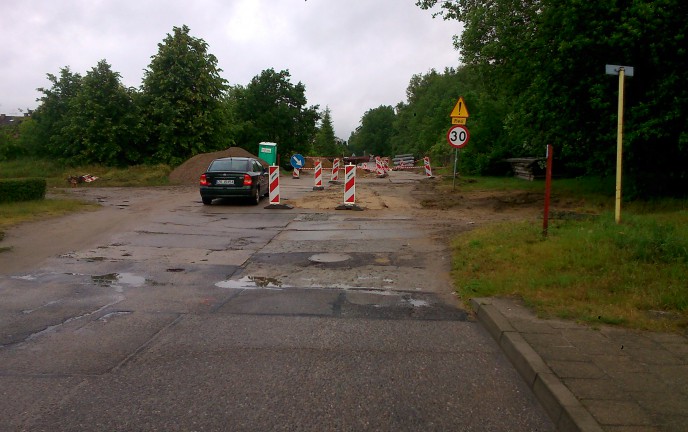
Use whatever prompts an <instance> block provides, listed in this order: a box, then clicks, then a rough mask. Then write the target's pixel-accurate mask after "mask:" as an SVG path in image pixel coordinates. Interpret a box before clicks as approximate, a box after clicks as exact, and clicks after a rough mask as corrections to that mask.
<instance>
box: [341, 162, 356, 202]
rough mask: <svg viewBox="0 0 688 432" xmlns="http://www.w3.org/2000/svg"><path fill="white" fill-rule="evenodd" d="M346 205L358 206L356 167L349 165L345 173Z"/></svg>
mask: <svg viewBox="0 0 688 432" xmlns="http://www.w3.org/2000/svg"><path fill="white" fill-rule="evenodd" d="M344 204H356V165H347V166H346V170H345V171H344Z"/></svg>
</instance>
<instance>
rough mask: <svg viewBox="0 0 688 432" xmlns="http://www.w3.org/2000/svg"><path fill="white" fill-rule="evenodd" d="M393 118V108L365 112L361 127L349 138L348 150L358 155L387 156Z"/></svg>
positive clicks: (392, 128) (391, 135) (386, 107)
mask: <svg viewBox="0 0 688 432" xmlns="http://www.w3.org/2000/svg"><path fill="white" fill-rule="evenodd" d="M395 116H396V114H395V113H394V108H392V107H391V106H389V105H387V106H384V105H380V106H379V107H377V108H374V109H371V110H368V111H366V113H365V114H364V115H363V117H362V118H361V126H360V127H359V128H358V129H356V131H355V132H352V134H351V137H350V138H349V148H350V149H351V150H352V151H353V152H354V153H356V154H358V155H375V156H389V155H390V153H391V151H392V137H393V136H394V133H395V130H394V119H395Z"/></svg>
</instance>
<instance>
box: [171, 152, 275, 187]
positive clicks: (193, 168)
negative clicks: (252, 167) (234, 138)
mask: <svg viewBox="0 0 688 432" xmlns="http://www.w3.org/2000/svg"><path fill="white" fill-rule="evenodd" d="M223 157H252V158H255V157H256V155H254V154H252V153H251V152H249V151H247V150H244V149H242V148H241V147H230V148H228V149H227V150H221V151H216V152H212V153H203V154H199V155H196V156H194V157H192V158H191V159H189V160H187V161H186V162H184V163H183V164H181V165H179V166H178V167H177V168H175V169H174V171H172V172H171V173H170V176H169V178H170V182H171V183H173V184H180V185H195V184H198V178H199V177H200V176H201V174H203V173H204V172H205V170H206V169H207V168H208V165H210V162H212V161H213V160H215V159H217V158H223ZM258 160H260V163H262V164H263V166H268V163H267V162H265V161H264V160H263V159H260V158H258Z"/></svg>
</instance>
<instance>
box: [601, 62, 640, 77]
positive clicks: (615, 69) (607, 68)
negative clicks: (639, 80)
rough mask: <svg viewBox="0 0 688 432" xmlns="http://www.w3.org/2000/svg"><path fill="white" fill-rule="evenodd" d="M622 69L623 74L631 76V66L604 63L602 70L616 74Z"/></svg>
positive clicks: (608, 73) (609, 73)
mask: <svg viewBox="0 0 688 432" xmlns="http://www.w3.org/2000/svg"><path fill="white" fill-rule="evenodd" d="M621 69H623V71H624V75H626V76H627V77H632V76H633V66H620V65H609V64H608V65H605V66H604V72H605V73H606V74H607V75H618V74H619V71H620V70H621Z"/></svg>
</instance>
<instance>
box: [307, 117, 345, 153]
mask: <svg viewBox="0 0 688 432" xmlns="http://www.w3.org/2000/svg"><path fill="white" fill-rule="evenodd" d="M313 150H314V155H317V156H341V150H340V149H339V148H338V147H337V141H336V137H335V135H334V127H333V126H332V115H331V114H330V108H329V107H326V108H325V113H324V114H323V117H322V120H321V122H320V128H319V129H318V132H317V133H316V135H315V141H314V142H313Z"/></svg>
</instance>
